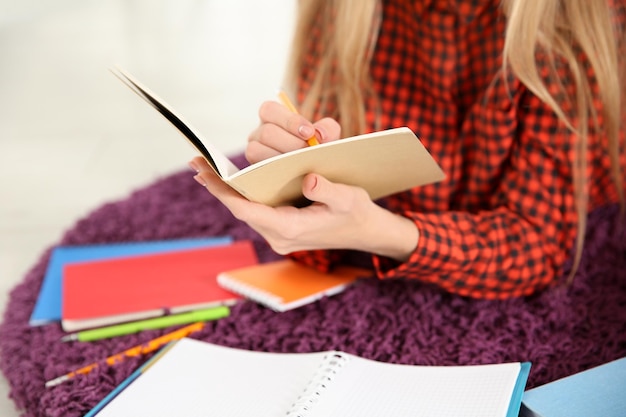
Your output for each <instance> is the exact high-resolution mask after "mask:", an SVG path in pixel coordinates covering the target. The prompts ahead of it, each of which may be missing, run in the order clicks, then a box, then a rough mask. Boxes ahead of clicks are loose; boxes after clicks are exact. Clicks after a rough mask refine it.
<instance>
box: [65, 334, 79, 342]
mask: <svg viewBox="0 0 626 417" xmlns="http://www.w3.org/2000/svg"><path fill="white" fill-rule="evenodd" d="M76 339H77V337H76V335H75V334H68V335H67V336H63V337H62V338H61V342H72V341H74V340H76Z"/></svg>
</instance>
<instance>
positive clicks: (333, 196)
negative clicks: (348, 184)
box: [302, 174, 341, 206]
mask: <svg viewBox="0 0 626 417" xmlns="http://www.w3.org/2000/svg"><path fill="white" fill-rule="evenodd" d="M338 187H339V184H335V183H332V182H330V181H328V180H327V179H326V178H324V177H322V176H321V175H318V174H307V175H306V176H305V177H304V179H303V180H302V194H304V196H305V197H306V198H307V199H308V200H310V201H314V202H318V203H322V204H326V205H328V206H331V205H333V203H335V202H336V201H337V200H338V199H339V198H340V197H341V195H340V192H339V191H340V190H339V189H338Z"/></svg>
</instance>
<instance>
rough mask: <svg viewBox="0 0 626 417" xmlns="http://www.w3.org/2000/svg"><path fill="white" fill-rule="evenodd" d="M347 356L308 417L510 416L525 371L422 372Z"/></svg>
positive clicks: (449, 369)
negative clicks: (511, 403) (520, 374)
mask: <svg viewBox="0 0 626 417" xmlns="http://www.w3.org/2000/svg"><path fill="white" fill-rule="evenodd" d="M344 355H346V354H344ZM346 356H347V357H348V358H349V359H348V361H347V362H346V364H345V366H343V367H342V368H341V369H339V370H338V372H337V373H336V374H335V376H334V378H333V380H332V381H329V382H328V388H327V389H326V390H325V391H324V392H323V393H321V395H320V396H319V400H318V402H317V403H315V404H314V405H313V404H312V406H311V412H310V414H308V417H321V416H324V417H328V416H331V415H333V416H359V417H374V416H377V417H391V416H398V415H403V416H437V417H459V416H464V417H496V416H497V417H505V416H506V415H507V410H508V407H509V400H510V399H511V395H512V393H513V389H514V388H515V381H516V379H517V375H518V374H519V370H520V365H519V364H515V363H514V364H498V365H496V366H492V365H481V366H479V367H478V366H458V367H436V366H418V367H416V366H406V365H391V364H383V363H379V362H375V361H371V360H367V359H363V358H359V357H356V356H352V355H346Z"/></svg>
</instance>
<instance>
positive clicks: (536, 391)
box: [520, 357, 626, 417]
mask: <svg viewBox="0 0 626 417" xmlns="http://www.w3.org/2000/svg"><path fill="white" fill-rule="evenodd" d="M625 394H626V357H624V358H622V359H617V360H614V361H612V362H609V363H606V364H604V365H600V366H597V367H595V368H591V369H588V370H586V371H583V372H579V373H577V374H574V375H570V376H568V377H565V378H561V379H557V380H556V381H553V382H550V383H548V384H545V385H542V386H540V387H536V388H533V389H530V390H528V391H526V392H525V393H524V397H523V400H522V410H521V412H520V416H521V417H589V416H602V417H624V416H626V395H625Z"/></svg>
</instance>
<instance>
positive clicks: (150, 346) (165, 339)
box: [46, 322, 206, 388]
mask: <svg viewBox="0 0 626 417" xmlns="http://www.w3.org/2000/svg"><path fill="white" fill-rule="evenodd" d="M205 325H206V323H205V322H198V323H194V324H190V325H189V326H185V327H183V328H180V329H178V330H176V331H173V332H171V333H167V334H164V335H163V336H161V337H157V338H156V339H152V340H150V341H149V342H146V343H144V344H141V345H138V346H134V347H132V348H130V349H126V350H125V351H123V352H120V353H116V354H115V355H112V356H109V357H108V358H106V359H105V360H104V361H102V362H104V363H106V364H107V365H115V364H116V363H119V362H122V361H123V360H124V359H126V358H130V357H133V356H140V355H145V354H147V353H150V352H154V351H155V350H157V349H159V348H161V347H162V346H164V345H166V344H168V343H169V342H173V341H174V340H178V339H182V338H183V337H186V336H189V335H190V334H191V333H194V332H197V331H199V330H201V329H202V328H203V327H204V326H205ZM100 363H101V362H94V363H91V364H89V365H86V366H83V367H82V368H80V369H77V370H75V371H72V372H70V373H68V374H65V375H62V376H60V377H57V378H54V379H52V380H50V381H47V382H46V388H50V387H54V386H56V385H59V384H61V383H63V382H65V381H67V380H69V379H71V378H74V377H75V376H77V375H84V374H88V373H89V372H91V371H92V370H93V369H95V368H97V367H98V366H99V364H100Z"/></svg>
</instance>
